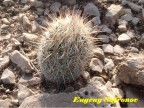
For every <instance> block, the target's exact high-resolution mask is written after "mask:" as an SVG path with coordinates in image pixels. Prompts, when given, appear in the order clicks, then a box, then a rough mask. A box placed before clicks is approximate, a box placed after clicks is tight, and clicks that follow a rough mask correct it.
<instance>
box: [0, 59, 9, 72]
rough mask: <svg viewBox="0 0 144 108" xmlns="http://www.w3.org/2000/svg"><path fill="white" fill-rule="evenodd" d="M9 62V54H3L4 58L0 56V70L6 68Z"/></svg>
mask: <svg viewBox="0 0 144 108" xmlns="http://www.w3.org/2000/svg"><path fill="white" fill-rule="evenodd" d="M9 62H10V59H9V56H4V58H0V71H2V70H3V69H4V68H6V67H7V66H8V65H9Z"/></svg>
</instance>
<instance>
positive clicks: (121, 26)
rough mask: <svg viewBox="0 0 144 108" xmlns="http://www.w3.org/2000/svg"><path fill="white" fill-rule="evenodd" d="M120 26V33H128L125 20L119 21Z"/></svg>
mask: <svg viewBox="0 0 144 108" xmlns="http://www.w3.org/2000/svg"><path fill="white" fill-rule="evenodd" d="M118 24H119V26H118V28H119V30H120V32H126V31H127V25H128V23H127V21H125V20H123V19H119V20H118Z"/></svg>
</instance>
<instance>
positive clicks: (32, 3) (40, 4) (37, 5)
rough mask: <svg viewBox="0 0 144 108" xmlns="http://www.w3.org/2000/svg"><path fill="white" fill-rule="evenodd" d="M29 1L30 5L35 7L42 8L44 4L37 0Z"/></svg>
mask: <svg viewBox="0 0 144 108" xmlns="http://www.w3.org/2000/svg"><path fill="white" fill-rule="evenodd" d="M29 1H30V5H31V6H32V7H36V8H43V7H44V4H43V2H42V1H38V0H29Z"/></svg>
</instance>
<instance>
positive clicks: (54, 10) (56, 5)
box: [50, 2, 61, 13]
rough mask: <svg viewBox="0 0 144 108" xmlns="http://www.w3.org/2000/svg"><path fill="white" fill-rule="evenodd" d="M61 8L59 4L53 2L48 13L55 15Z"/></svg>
mask: <svg viewBox="0 0 144 108" xmlns="http://www.w3.org/2000/svg"><path fill="white" fill-rule="evenodd" d="M60 7H61V4H60V3H59V2H54V3H53V4H52V5H51V6H50V11H52V12H54V13H56V12H59V10H60Z"/></svg>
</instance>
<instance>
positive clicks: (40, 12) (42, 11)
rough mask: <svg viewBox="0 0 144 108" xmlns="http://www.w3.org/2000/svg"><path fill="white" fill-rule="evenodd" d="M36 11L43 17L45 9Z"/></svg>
mask: <svg viewBox="0 0 144 108" xmlns="http://www.w3.org/2000/svg"><path fill="white" fill-rule="evenodd" d="M36 10H37V14H38V15H43V13H44V9H42V8H37V9H36Z"/></svg>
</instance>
